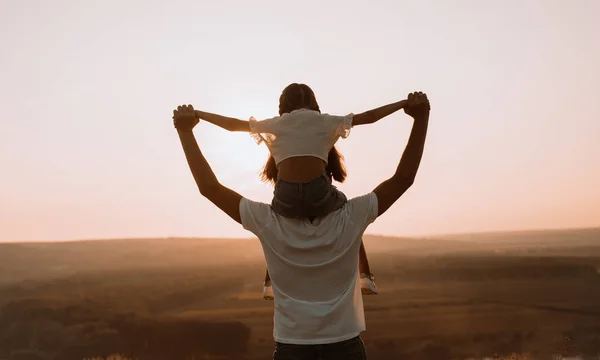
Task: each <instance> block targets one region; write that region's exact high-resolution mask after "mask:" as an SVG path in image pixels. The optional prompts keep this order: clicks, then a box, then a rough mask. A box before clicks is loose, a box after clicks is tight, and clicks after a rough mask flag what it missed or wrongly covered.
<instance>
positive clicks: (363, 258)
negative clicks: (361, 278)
mask: <svg viewBox="0 0 600 360" xmlns="http://www.w3.org/2000/svg"><path fill="white" fill-rule="evenodd" d="M358 270H359V272H360V273H361V274H371V268H370V267H369V260H367V252H366V250H365V244H364V243H363V242H362V240H361V241H360V251H359V253H358ZM267 274H268V273H267Z"/></svg>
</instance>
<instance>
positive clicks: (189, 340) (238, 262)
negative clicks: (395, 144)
mask: <svg viewBox="0 0 600 360" xmlns="http://www.w3.org/2000/svg"><path fill="white" fill-rule="evenodd" d="M365 246H366V248H367V252H368V254H369V259H370V261H371V263H372V268H373V272H374V273H375V275H376V281H377V285H378V287H379V288H380V291H381V294H380V295H377V296H366V297H365V298H364V300H365V312H366V318H367V331H366V332H365V333H364V334H363V338H364V340H365V343H366V346H367V352H368V355H369V359H439V360H443V359H467V358H483V357H488V356H500V355H502V356H510V355H511V354H528V356H530V357H529V358H531V359H546V358H547V359H551V358H556V356H558V355H562V356H575V355H577V356H582V358H587V357H589V358H591V356H596V358H597V355H598V354H600V271H599V270H598V269H600V229H582V230H564V231H539V232H515V233H496V234H466V235H456V236H447V237H436V238H421V239H403V238H388V237H381V236H367V237H366V238H365ZM263 275H264V262H263V259H262V254H261V249H260V245H259V244H258V241H257V240H255V239H247V240H234V239H128V240H98V241H82V242H64V243H35V244H34V243H27V244H0V359H2V360H4V359H10V360H16V359H35V360H37V359H60V360H81V359H84V358H92V357H106V356H108V355H110V354H116V353H120V354H124V355H125V356H127V357H128V358H132V359H136V358H137V359H140V360H146V359H149V360H159V359H160V360H162V359H172V360H178V359H182V360H184V359H240V360H250V359H269V358H270V357H271V354H272V352H273V339H272V314H273V303H272V302H269V301H265V300H262V298H261V289H262V287H261V286H262V284H261V283H262V277H263Z"/></svg>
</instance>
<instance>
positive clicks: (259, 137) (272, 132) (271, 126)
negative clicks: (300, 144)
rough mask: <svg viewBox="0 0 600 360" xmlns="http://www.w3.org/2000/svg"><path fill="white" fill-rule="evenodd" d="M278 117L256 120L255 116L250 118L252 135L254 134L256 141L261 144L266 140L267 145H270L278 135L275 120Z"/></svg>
mask: <svg viewBox="0 0 600 360" xmlns="http://www.w3.org/2000/svg"><path fill="white" fill-rule="evenodd" d="M278 118H279V116H276V117H274V118H270V119H265V120H256V119H255V118H254V117H251V118H250V120H248V124H249V126H250V135H252V137H253V138H254V140H255V141H256V143H258V144H260V143H261V142H263V141H264V142H265V143H266V144H267V145H270V143H271V142H272V140H273V139H275V137H276V136H277V128H276V125H275V124H276V121H275V120H276V119H278Z"/></svg>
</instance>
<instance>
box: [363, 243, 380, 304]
mask: <svg viewBox="0 0 600 360" xmlns="http://www.w3.org/2000/svg"><path fill="white" fill-rule="evenodd" d="M358 270H359V273H360V289H361V292H362V293H363V295H377V294H378V293H379V292H378V291H377V286H375V281H374V277H373V274H372V273H371V267H370V266H369V261H368V260H367V252H366V251H365V245H364V244H363V242H362V241H361V242H360V250H359V252H358Z"/></svg>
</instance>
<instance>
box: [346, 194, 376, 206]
mask: <svg viewBox="0 0 600 360" xmlns="http://www.w3.org/2000/svg"><path fill="white" fill-rule="evenodd" d="M372 202H375V203H377V195H376V194H375V193H374V192H373V191H371V192H370V193H367V194H364V195H360V196H356V197H353V198H352V199H350V200H348V203H349V204H355V205H358V206H365V205H368V204H370V203H372Z"/></svg>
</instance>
